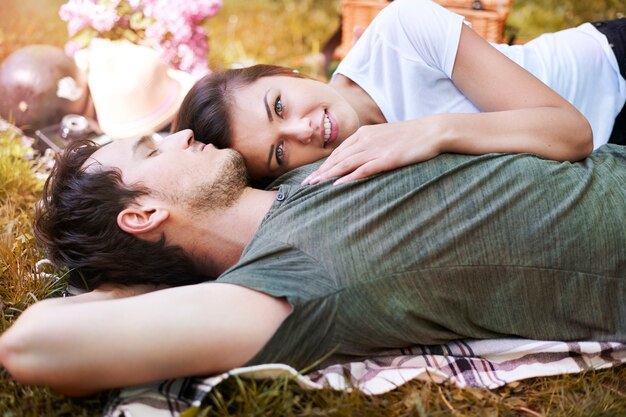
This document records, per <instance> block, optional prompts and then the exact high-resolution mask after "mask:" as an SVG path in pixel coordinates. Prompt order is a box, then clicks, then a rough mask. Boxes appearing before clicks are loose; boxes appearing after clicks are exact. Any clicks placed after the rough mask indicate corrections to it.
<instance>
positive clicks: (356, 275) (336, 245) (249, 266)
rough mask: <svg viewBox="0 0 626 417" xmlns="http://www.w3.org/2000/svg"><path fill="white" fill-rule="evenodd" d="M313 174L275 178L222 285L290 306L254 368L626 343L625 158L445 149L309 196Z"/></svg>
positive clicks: (606, 150)
mask: <svg viewBox="0 0 626 417" xmlns="http://www.w3.org/2000/svg"><path fill="white" fill-rule="evenodd" d="M316 166H317V165H315V164H314V165H310V166H306V167H302V168H300V169H297V170H295V171H292V172H291V173H288V174H286V175H284V176H283V177H281V178H280V179H278V180H277V181H275V183H274V184H273V185H272V186H271V187H273V188H275V189H277V190H278V193H277V195H276V199H275V201H274V204H273V206H272V207H271V209H270V211H269V212H268V213H267V216H266V217H265V219H264V221H263V223H262V224H261V226H260V228H259V229H258V231H257V233H256V235H255V236H254V237H253V239H252V240H251V241H250V243H249V244H248V246H247V247H246V248H245V251H244V253H243V255H242V257H241V260H240V262H238V263H237V264H236V265H235V266H234V267H232V268H231V269H229V270H228V271H226V272H225V273H224V274H223V275H222V276H221V277H220V278H219V282H229V283H234V284H238V285H243V286H245V287H249V288H253V289H255V290H258V291H261V292H263V293H267V294H270V295H273V296H276V297H286V299H287V300H288V302H289V303H290V304H291V306H292V307H293V311H292V312H291V314H290V315H289V316H288V317H287V318H286V319H285V321H284V322H283V323H282V325H281V326H280V327H279V329H278V330H277V331H276V333H275V334H274V335H273V337H272V338H271V340H270V341H269V342H268V343H267V344H266V345H265V347H264V348H263V349H262V350H261V351H260V352H259V353H258V354H257V355H256V356H255V357H254V358H253V359H252V361H251V362H250V364H257V363H268V362H281V363H287V364H290V365H292V366H294V367H296V368H303V367H307V366H309V365H312V364H314V363H315V362H316V361H318V360H320V359H324V362H323V363H328V362H335V361H343V360H348V359H353V358H355V357H360V356H367V355H373V354H376V353H377V352H380V351H384V350H388V349H392V348H399V347H406V346H411V345H415V344H433V343H443V342H447V341H449V340H451V339H458V338H494V337H516V336H519V337H525V338H534V339H552V340H574V339H594V340H613V341H622V342H626V302H625V301H626V147H619V146H613V145H606V146H604V147H601V148H600V149H598V150H597V151H596V152H595V153H594V154H593V155H592V156H591V157H590V158H587V159H585V160H584V161H582V162H579V163H569V162H562V163H561V162H555V161H546V160H543V159H540V158H538V157H534V156H531V155H527V154H513V155H509V154H489V155H482V156H467V155H455V154H445V155H441V156H439V157H437V158H435V159H432V160H430V161H427V162H424V163H421V164H418V165H413V166H409V167H405V168H401V169H397V170H395V171H392V172H389V173H384V174H381V175H378V176H375V177H372V178H369V179H365V180H360V181H356V182H353V183H349V184H345V185H340V186H333V185H332V181H328V182H324V183H321V184H317V185H312V186H300V181H301V180H302V179H303V178H305V176H306V175H308V173H310V172H311V171H312V170H313V169H315V167H316ZM260 319H261V320H262V318H260Z"/></svg>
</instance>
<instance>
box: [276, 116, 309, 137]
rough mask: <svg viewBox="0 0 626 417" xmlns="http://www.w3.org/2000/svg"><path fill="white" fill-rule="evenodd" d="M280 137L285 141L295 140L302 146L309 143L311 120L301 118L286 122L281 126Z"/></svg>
mask: <svg viewBox="0 0 626 417" xmlns="http://www.w3.org/2000/svg"><path fill="white" fill-rule="evenodd" d="M281 130H282V132H281V136H282V137H283V138H285V139H295V140H298V141H300V142H302V143H303V144H307V143H309V142H311V137H312V136H313V127H312V126H311V119H309V118H308V117H303V118H301V119H293V120H286V121H285V122H284V123H283V124H282V126H281Z"/></svg>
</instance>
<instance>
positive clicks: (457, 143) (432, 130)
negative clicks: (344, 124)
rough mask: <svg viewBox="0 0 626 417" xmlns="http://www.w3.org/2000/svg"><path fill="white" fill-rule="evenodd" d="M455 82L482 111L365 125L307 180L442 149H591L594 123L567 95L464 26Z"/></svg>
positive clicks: (544, 152) (379, 167) (374, 169)
mask: <svg viewBox="0 0 626 417" xmlns="http://www.w3.org/2000/svg"><path fill="white" fill-rule="evenodd" d="M452 81H453V82H454V83H455V85H456V86H457V88H459V90H460V91H461V92H462V93H463V94H465V96H466V97H467V98H468V99H469V100H471V101H472V102H473V103H474V104H475V105H476V106H477V107H478V108H479V109H480V110H481V113H471V114H456V113H454V114H452V113H447V114H437V115H432V116H428V117H424V118H422V119H418V120H409V121H403V122H394V123H385V124H380V125H370V126H362V127H361V128H359V130H358V131H357V132H356V133H355V134H354V135H352V136H351V137H350V138H348V139H346V141H344V142H343V143H342V144H341V145H340V146H338V147H337V149H335V151H334V152H333V153H332V154H331V155H330V156H329V158H328V159H327V160H326V162H325V163H324V164H323V165H322V166H321V167H320V168H319V169H318V170H317V171H316V172H315V173H313V174H312V176H310V177H309V178H307V181H306V182H308V183H311V184H313V183H316V182H319V181H323V180H326V179H329V178H332V177H337V176H339V177H342V178H340V179H339V180H338V181H337V182H336V183H337V184H339V183H343V182H348V181H352V180H355V179H358V178H364V177H367V176H370V175H373V174H376V173H379V172H382V171H387V170H391V169H394V168H398V167H401V166H405V165H408V164H411V163H416V162H421V161H425V160H428V159H430V158H433V157H435V156H437V155H439V154H441V153H444V152H455V153H465V154H484V153H490V152H528V153H533V154H536V155H539V156H542V157H544V158H548V159H554V160H570V161H577V160H580V159H582V158H584V157H586V156H587V155H589V153H590V152H591V150H592V148H593V143H592V132H591V126H590V125H589V123H588V121H587V119H586V118H585V117H584V116H583V115H582V114H581V113H580V112H578V110H576V108H575V107H574V106H572V105H571V104H570V103H569V102H568V101H567V100H565V99H563V98H562V97H561V96H560V95H558V94H557V93H556V92H554V91H553V90H552V89H550V88H549V87H547V86H546V85H545V84H543V83H542V82H541V81H540V80H538V79H537V78H535V77H534V76H533V75H532V74H530V73H529V72H528V71H526V70H525V69H523V68H522V67H520V66H519V65H517V64H516V63H514V62H513V61H511V60H510V59H509V58H507V57H506V56H504V55H503V54H501V53H500V52H499V51H498V50H496V49H495V48H494V47H492V46H491V45H490V44H489V43H488V42H487V41H485V40H484V39H482V38H481V37H480V36H479V35H478V34H476V33H475V32H474V31H473V30H472V29H470V28H469V27H467V26H466V25H463V27H462V29H461V37H460V41H459V47H458V50H457V55H456V60H455V64H454V68H453V72H452Z"/></svg>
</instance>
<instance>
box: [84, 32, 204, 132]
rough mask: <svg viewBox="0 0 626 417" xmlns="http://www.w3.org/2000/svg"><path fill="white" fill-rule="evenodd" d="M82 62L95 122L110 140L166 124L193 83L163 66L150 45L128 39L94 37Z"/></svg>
mask: <svg viewBox="0 0 626 417" xmlns="http://www.w3.org/2000/svg"><path fill="white" fill-rule="evenodd" d="M87 61H88V67H89V75H88V84H89V90H90V92H91V98H92V100H93V104H94V107H95V110H96V115H97V118H98V124H99V125H100V128H101V129H102V131H103V132H104V133H106V134H107V135H108V136H110V137H111V138H113V139H120V138H127V137H133V136H140V135H145V134H150V133H153V132H157V131H159V130H161V129H163V128H164V127H166V126H167V125H168V124H169V123H170V122H171V121H172V119H173V118H174V116H175V115H176V112H177V111H178V108H179V107H180V104H181V103H182V101H183V98H184V97H185V95H186V94H187V92H188V91H189V89H190V88H191V87H192V85H193V83H194V81H195V80H194V78H193V77H192V76H191V75H190V74H188V73H186V72H183V71H178V70H174V69H171V68H168V67H167V65H165V64H164V63H163V62H162V61H161V60H160V58H159V56H158V53H157V52H156V51H155V50H154V49H152V48H149V47H145V46H139V45H135V44H133V43H130V42H128V41H109V40H105V39H94V40H93V41H92V42H91V45H90V47H89V51H88V57H87Z"/></svg>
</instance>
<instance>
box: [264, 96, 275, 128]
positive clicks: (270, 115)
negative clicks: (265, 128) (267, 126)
mask: <svg viewBox="0 0 626 417" xmlns="http://www.w3.org/2000/svg"><path fill="white" fill-rule="evenodd" d="M269 92H270V90H269V89H268V90H267V91H266V92H265V96H263V104H265V111H266V112H267V118H268V119H269V121H270V122H273V121H274V117H272V111H271V110H270V105H269V104H268V103H267V95H268V94H269Z"/></svg>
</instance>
